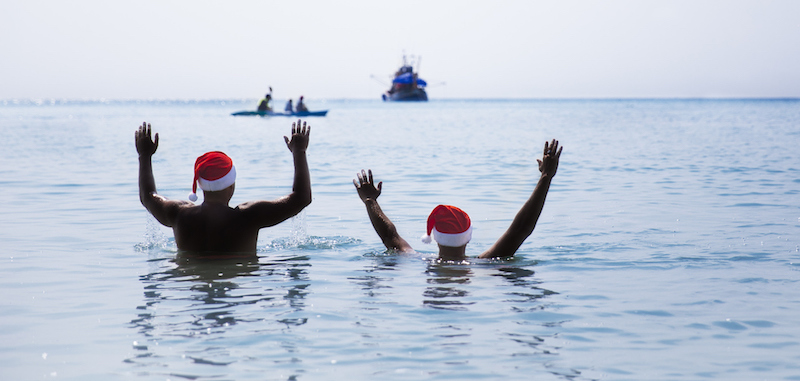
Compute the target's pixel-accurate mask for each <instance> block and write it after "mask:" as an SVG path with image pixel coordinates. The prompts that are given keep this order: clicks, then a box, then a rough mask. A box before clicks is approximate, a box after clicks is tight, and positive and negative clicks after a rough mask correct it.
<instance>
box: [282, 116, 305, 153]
mask: <svg viewBox="0 0 800 381" xmlns="http://www.w3.org/2000/svg"><path fill="white" fill-rule="evenodd" d="M310 135H311V126H306V122H302V125H301V121H300V119H298V120H297V122H296V123H292V137H291V138H289V137H288V136H284V137H283V139H284V140H285V141H286V146H287V147H289V151H292V152H305V151H306V149H307V148H308V140H309V136H310ZM295 150H297V151H295Z"/></svg>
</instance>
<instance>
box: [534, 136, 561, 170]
mask: <svg viewBox="0 0 800 381" xmlns="http://www.w3.org/2000/svg"><path fill="white" fill-rule="evenodd" d="M562 149H564V147H559V146H558V140H555V139H553V141H552V142H551V143H550V144H549V145H548V144H547V142H544V153H543V154H542V160H539V159H537V160H536V162H537V163H539V172H542V175H543V176H550V177H553V176H555V175H556V171H557V170H558V160H559V159H560V158H561V150H562Z"/></svg>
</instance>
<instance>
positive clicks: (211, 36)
mask: <svg viewBox="0 0 800 381" xmlns="http://www.w3.org/2000/svg"><path fill="white" fill-rule="evenodd" d="M403 52H405V53H406V54H407V55H409V56H412V55H413V56H414V57H421V62H420V64H421V67H420V77H421V78H424V79H425V80H426V81H427V82H428V83H429V84H430V85H431V86H430V87H429V89H428V93H429V96H430V98H431V99H436V98H595V97H600V98H609V97H612V98H617V97H632V98H641V97H646V98H650V97H800V1H769V0H760V1H744V0H724V1H723V0H720V1H703V0H693V1H646V0H611V1H599V0H593V1H582V0H574V1H570V0H567V1H436V0H426V1H408V0H404V1H390V2H389V1H375V0H358V1H341V2H336V1H302V0H298V1H184V0H175V1H169V0H159V1H138V0H137V1H125V2H121V1H107V0H103V1H36V0H33V1H28V0H26V1H3V2H2V3H0V54H2V58H0V99H50V98H56V99H62V98H66V99H102V98H104V99H228V98H257V97H262V96H263V95H264V93H265V92H266V90H267V86H269V85H272V87H273V89H274V92H275V98H276V99H286V98H288V97H293V98H296V97H298V96H299V95H305V96H306V98H309V99H339V98H367V99H379V98H380V94H381V93H382V92H383V91H385V90H386V87H385V86H383V85H381V84H379V83H378V82H377V81H376V80H374V79H372V78H371V76H372V75H374V76H376V77H377V78H378V79H380V80H381V81H383V82H384V83H388V82H389V80H390V75H391V74H392V73H393V72H394V71H395V70H396V69H397V67H398V66H399V64H400V63H401V60H402V55H403ZM442 83H444V84H442Z"/></svg>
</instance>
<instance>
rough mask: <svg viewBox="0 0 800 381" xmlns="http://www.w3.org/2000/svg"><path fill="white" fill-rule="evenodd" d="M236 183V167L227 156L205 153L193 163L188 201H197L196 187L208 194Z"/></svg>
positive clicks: (220, 153) (216, 152)
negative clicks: (190, 191) (198, 186)
mask: <svg viewBox="0 0 800 381" xmlns="http://www.w3.org/2000/svg"><path fill="white" fill-rule="evenodd" d="M234 182H236V167H234V166H233V160H231V158H230V157H228V155H226V154H224V153H222V152H219V151H212V152H206V153H204V154H203V155H202V156H200V157H198V158H197V160H196V161H195V162H194V182H193V183H192V193H191V194H190V195H189V200H192V201H197V185H198V184H199V185H200V189H202V190H204V191H208V192H216V191H221V190H223V189H225V188H227V187H229V186H231V185H233V183H234Z"/></svg>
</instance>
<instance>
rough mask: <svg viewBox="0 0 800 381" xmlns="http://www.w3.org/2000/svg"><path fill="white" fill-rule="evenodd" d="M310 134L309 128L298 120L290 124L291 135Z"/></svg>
mask: <svg viewBox="0 0 800 381" xmlns="http://www.w3.org/2000/svg"><path fill="white" fill-rule="evenodd" d="M310 133H311V126H309V125H307V124H306V122H303V121H302V120H300V119H298V120H297V122H293V123H292V135H294V134H301V135H308V134H310Z"/></svg>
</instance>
